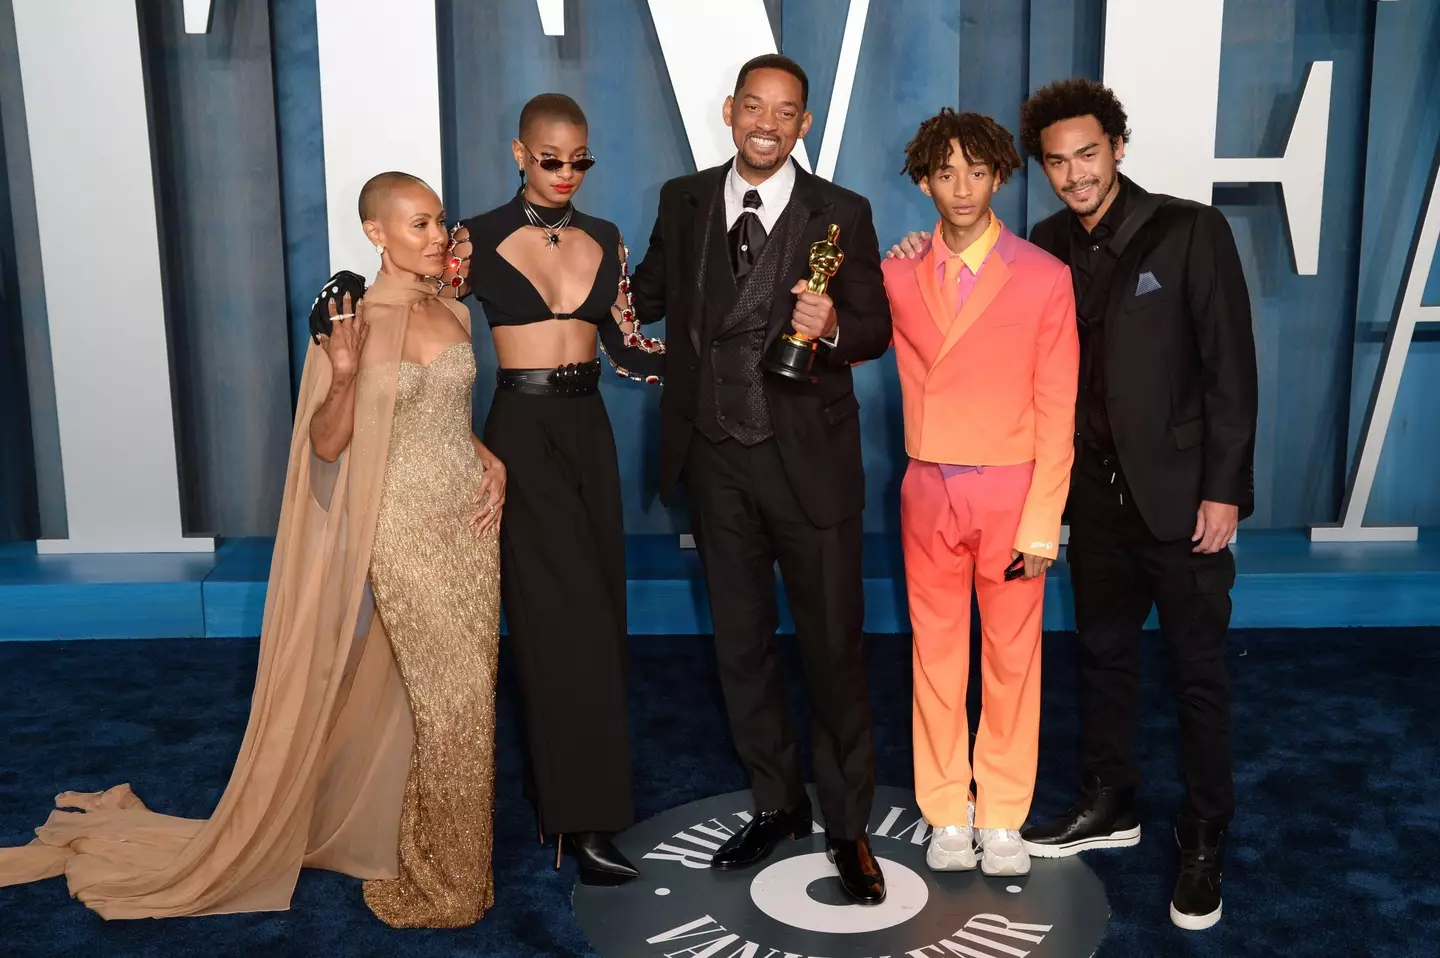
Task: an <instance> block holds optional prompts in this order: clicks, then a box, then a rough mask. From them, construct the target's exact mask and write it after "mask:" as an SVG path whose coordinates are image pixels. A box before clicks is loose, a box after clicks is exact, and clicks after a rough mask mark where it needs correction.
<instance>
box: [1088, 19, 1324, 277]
mask: <svg viewBox="0 0 1440 958" xmlns="http://www.w3.org/2000/svg"><path fill="white" fill-rule="evenodd" d="M1224 19H1225V0H1108V2H1107V3H1106V4H1105V83H1106V85H1107V86H1109V87H1110V88H1111V89H1113V90H1114V91H1115V93H1116V94H1117V95H1118V96H1119V97H1120V100H1121V102H1123V103H1124V104H1125V111H1126V113H1127V114H1129V117H1130V125H1131V127H1132V129H1134V130H1135V131H1136V135H1137V137H1139V138H1140V139H1139V140H1138V141H1137V142H1136V144H1135V148H1134V149H1133V150H1131V151H1129V152H1127V153H1126V154H1125V172H1126V173H1128V174H1130V175H1131V176H1133V177H1134V179H1135V180H1136V181H1137V182H1139V183H1140V184H1142V185H1143V186H1145V188H1146V189H1150V190H1154V191H1156V192H1159V193H1169V194H1171V195H1172V196H1183V197H1185V198H1186V199H1190V200H1195V201H1197V202H1200V203H1209V202H1211V199H1212V193H1213V187H1214V185H1215V184H1216V183H1279V184H1280V187H1281V190H1282V191H1283V194H1284V197H1285V220H1286V224H1287V225H1288V227H1289V230H1290V247H1291V250H1292V252H1293V253H1294V256H1295V269H1296V272H1298V273H1300V274H1301V275H1302V276H1314V275H1315V273H1316V271H1317V269H1318V267H1319V260H1320V214H1321V209H1322V204H1323V200H1324V195H1325V144H1326V139H1327V137H1328V135H1329V130H1330V83H1331V72H1332V66H1333V64H1331V62H1330V61H1328V60H1323V61H1317V62H1315V63H1312V64H1311V65H1310V72H1309V75H1308V76H1307V77H1306V80H1305V88H1304V92H1303V93H1302V94H1301V96H1300V107H1299V109H1298V110H1297V111H1296V113H1295V122H1294V123H1293V124H1292V126H1291V128H1290V138H1289V140H1288V141H1287V142H1286V144H1285V155H1284V156H1283V157H1217V156H1215V131H1216V129H1217V127H1218V125H1219V118H1220V38H1221V27H1222V25H1223V22H1224ZM1177 37H1183V38H1184V39H1183V42H1178V43H1177V42H1174V41H1175V39H1176V38H1177ZM1162 145H1163V146H1162Z"/></svg>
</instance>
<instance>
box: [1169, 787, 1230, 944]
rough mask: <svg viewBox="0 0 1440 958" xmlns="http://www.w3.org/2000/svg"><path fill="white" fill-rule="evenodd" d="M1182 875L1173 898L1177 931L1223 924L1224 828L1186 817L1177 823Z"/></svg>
mask: <svg viewBox="0 0 1440 958" xmlns="http://www.w3.org/2000/svg"><path fill="white" fill-rule="evenodd" d="M1175 844H1177V845H1179V846H1180V874H1179V876H1178V877H1177V878H1176V879H1175V893H1174V894H1173V895H1171V896H1170V920H1171V921H1172V922H1173V923H1174V924H1175V926H1176V927H1177V928H1184V929H1185V930H1186V931H1201V930H1203V929H1206V928H1209V927H1210V926H1211V925H1213V924H1215V923H1216V922H1217V921H1219V920H1220V869H1221V866H1222V865H1223V864H1224V861H1225V826H1224V825H1223V824H1221V823H1220V822H1207V821H1203V820H1201V819H1198V818H1192V817H1188V816H1185V815H1182V816H1180V818H1179V819H1177V820H1176V822H1175Z"/></svg>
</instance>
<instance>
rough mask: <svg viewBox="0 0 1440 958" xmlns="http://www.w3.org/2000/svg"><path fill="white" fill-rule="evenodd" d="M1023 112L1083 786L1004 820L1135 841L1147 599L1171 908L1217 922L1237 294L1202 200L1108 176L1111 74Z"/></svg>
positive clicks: (1243, 349) (1050, 840)
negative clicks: (1163, 717) (1059, 413)
mask: <svg viewBox="0 0 1440 958" xmlns="http://www.w3.org/2000/svg"><path fill="white" fill-rule="evenodd" d="M1020 122H1021V128H1020V142H1021V146H1022V147H1023V148H1024V150H1025V152H1027V153H1028V154H1030V155H1031V156H1033V157H1035V159H1036V160H1037V161H1039V163H1040V166H1041V168H1042V169H1043V170H1044V172H1045V176H1046V178H1048V179H1049V180H1050V185H1051V187H1053V188H1054V190H1055V194H1056V195H1057V196H1059V197H1060V199H1061V200H1063V201H1064V202H1065V205H1066V206H1067V207H1068V209H1064V210H1061V211H1060V212H1058V213H1056V214H1054V215H1053V216H1050V217H1048V218H1047V219H1044V220H1042V221H1041V222H1039V223H1037V224H1035V228H1034V229H1033V230H1031V232H1030V241H1031V242H1032V243H1034V244H1035V245H1036V246H1039V247H1040V248H1041V249H1043V250H1045V251H1046V252H1048V253H1050V254H1052V255H1054V256H1055V257H1056V258H1058V259H1060V260H1061V261H1062V262H1064V263H1065V264H1066V265H1067V266H1069V267H1070V271H1071V275H1072V277H1073V281H1074V284H1075V307H1076V308H1075V312H1076V319H1077V321H1078V322H1077V325H1078V328H1079V333H1080V382H1079V390H1078V395H1077V397H1076V409H1075V429H1076V436H1075V465H1074V467H1073V468H1072V469H1071V472H1070V477H1071V478H1070V497H1069V499H1068V500H1067V502H1066V507H1065V515H1066V518H1067V519H1068V520H1069V522H1070V542H1069V545H1068V547H1067V551H1066V557H1067V562H1068V564H1069V566H1070V582H1071V586H1072V588H1073V590H1074V594H1075V624H1076V627H1077V630H1078V632H1079V641H1080V672H1081V688H1082V692H1083V697H1084V702H1083V714H1082V720H1081V726H1082V728H1081V753H1082V755H1081V757H1082V759H1083V762H1084V779H1083V782H1082V790H1081V796H1080V800H1079V801H1077V802H1076V803H1075V804H1074V805H1073V806H1071V808H1070V810H1069V811H1068V812H1066V813H1065V814H1064V815H1062V816H1060V817H1059V818H1057V819H1055V820H1054V821H1050V822H1045V823H1039V824H1032V825H1029V826H1027V827H1025V828H1024V829H1022V830H1021V833H1020V834H1021V837H1022V838H1023V839H1024V841H1025V847H1026V850H1027V851H1028V852H1029V853H1030V854H1031V855H1034V856H1037V857H1041V858H1060V857H1064V856H1068V855H1074V854H1076V853H1077V852H1081V851H1084V850H1085V849H1088V848H1119V847H1126V846H1130V845H1134V844H1136V843H1138V842H1139V841H1140V823H1139V819H1138V818H1137V817H1136V814H1135V791H1136V788H1137V787H1138V786H1139V784H1140V773H1139V769H1138V768H1137V766H1136V764H1135V760H1134V758H1133V756H1132V754H1131V746H1132V742H1133V740H1134V737H1135V726H1136V722H1137V715H1136V713H1137V708H1138V705H1139V702H1138V697H1139V681H1140V635H1141V630H1142V629H1143V628H1144V626H1145V620H1146V619H1147V618H1148V617H1149V614H1150V609H1151V607H1152V606H1153V607H1154V608H1155V609H1156V610H1157V612H1158V614H1159V619H1160V630H1161V632H1162V633H1163V634H1164V636H1165V640H1166V643H1167V644H1168V646H1169V651H1170V675H1171V686H1172V688H1173V691H1174V693H1175V698H1176V702H1177V704H1178V706H1179V713H1180V762H1181V765H1182V767H1183V768H1184V773H1185V783H1186V786H1187V788H1188V792H1189V801H1188V802H1187V804H1186V807H1185V808H1184V809H1182V810H1181V812H1180V814H1179V815H1178V816H1177V818H1176V821H1175V840H1176V842H1177V844H1178V845H1179V847H1180V871H1179V876H1178V877H1177V879H1176V881H1175V887H1174V891H1173V893H1172V895H1171V901H1170V919H1171V921H1173V922H1174V923H1175V924H1176V925H1177V926H1179V927H1181V928H1186V929H1192V930H1198V929H1202V928H1208V927H1210V926H1211V925H1213V924H1215V922H1217V921H1219V920H1220V911H1221V896H1220V875H1221V865H1222V862H1223V856H1224V848H1225V831H1226V827H1227V825H1228V823H1229V821H1230V819H1231V818H1232V816H1233V815H1234V813H1235V784H1234V777H1233V774H1232V772H1231V768H1230V680H1229V676H1228V673H1227V671H1226V667H1225V638H1226V632H1227V631H1228V629H1229V626H1230V589H1231V587H1232V586H1234V584H1235V557H1234V555H1233V554H1232V553H1231V552H1230V548H1229V545H1228V543H1229V542H1230V538H1231V536H1232V535H1233V534H1234V532H1235V526H1236V525H1237V524H1238V523H1239V521H1240V520H1241V519H1243V518H1245V517H1246V516H1248V515H1249V514H1250V513H1251V512H1252V511H1253V510H1254V507H1255V480H1254V465H1253V464H1254V453H1255V416H1256V406H1257V392H1258V389H1257V385H1256V370H1255V339H1254V334H1253V332H1252V330H1251V327H1250V297H1249V293H1248V291H1247V289H1246V286H1245V276H1244V273H1243V272H1242V270H1241V266H1240V256H1239V254H1238V253H1237V252H1236V249H1235V239H1234V237H1233V236H1232V235H1231V233H1230V226H1229V224H1228V223H1226V222H1225V217H1224V216H1222V215H1221V213H1220V211H1219V210H1217V209H1215V208H1214V207H1213V206H1207V205H1205V204H1203V203H1194V202H1190V201H1188V200H1181V199H1177V198H1176V197H1173V196H1165V195H1162V194H1159V193H1147V192H1146V191H1145V190H1143V189H1141V188H1140V187H1139V186H1138V185H1137V184H1135V183H1134V182H1133V181H1131V180H1130V179H1128V178H1127V177H1125V176H1122V175H1121V174H1120V171H1119V165H1120V161H1121V159H1122V158H1123V157H1124V156H1125V145H1126V141H1127V140H1128V139H1129V138H1130V130H1129V129H1128V128H1127V125H1126V122H1127V121H1126V117H1125V108H1124V107H1123V106H1122V105H1121V104H1120V101H1119V100H1118V99H1117V98H1116V97H1115V94H1114V93H1113V92H1112V91H1111V90H1110V89H1108V88H1107V87H1105V86H1102V85H1101V84H1099V83H1096V82H1094V81H1092V80H1085V79H1072V80H1062V81H1060V82H1058V83H1053V84H1051V85H1050V86H1047V87H1044V88H1043V89H1041V90H1039V91H1037V92H1036V93H1035V94H1034V96H1032V97H1031V98H1030V99H1029V100H1027V101H1026V103H1025V105H1024V107H1023V108H1022V111H1021V121H1020ZM926 238H927V236H926V234H911V235H910V236H907V237H906V238H905V239H904V240H902V241H901V243H900V244H899V245H898V246H896V247H893V248H892V249H891V251H890V252H891V255H910V256H913V255H915V254H916V252H918V251H919V249H920V248H921V247H922V246H923V244H924V241H925V239H926Z"/></svg>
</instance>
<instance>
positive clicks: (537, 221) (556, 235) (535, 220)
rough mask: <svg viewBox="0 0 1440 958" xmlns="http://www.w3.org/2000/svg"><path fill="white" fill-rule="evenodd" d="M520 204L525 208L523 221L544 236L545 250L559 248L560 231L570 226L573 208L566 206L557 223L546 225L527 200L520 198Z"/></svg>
mask: <svg viewBox="0 0 1440 958" xmlns="http://www.w3.org/2000/svg"><path fill="white" fill-rule="evenodd" d="M521 202H522V203H523V204H524V206H525V219H527V220H529V221H530V225H531V226H534V227H536V228H538V229H539V230H540V231H541V232H543V233H544V234H545V248H546V249H554V248H555V247H557V246H559V245H560V231H561V230H563V229H564V228H565V227H567V226H569V225H570V217H572V216H574V215H575V207H573V206H568V205H567V206H566V207H565V215H564V216H562V217H560V221H559V222H557V223H547V222H545V220H544V219H542V218H541V216H540V211H539V210H537V209H536V208H535V206H534V205H533V204H532V203H531V202H530V201H529V200H527V199H524V198H523V197H522V198H521Z"/></svg>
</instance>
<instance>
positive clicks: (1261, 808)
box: [0, 629, 1440, 958]
mask: <svg viewBox="0 0 1440 958" xmlns="http://www.w3.org/2000/svg"><path fill="white" fill-rule="evenodd" d="M633 648H634V669H633V675H634V682H633V695H632V702H633V728H634V729H635V736H634V738H635V769H636V796H637V800H638V802H639V813H640V814H641V816H646V815H650V814H652V813H655V812H658V811H660V810H662V809H666V808H670V807H672V806H675V805H679V804H681V803H684V802H688V801H692V800H694V799H697V798H700V797H703V796H706V795H711V794H715V793H719V792H727V791H732V790H735V789H741V788H744V787H745V784H746V783H745V780H744V776H743V773H742V771H741V769H740V767H739V764H738V762H737V761H736V759H735V757H734V753H733V751H732V749H731V747H730V745H729V741H728V737H727V735H726V733H725V731H724V729H725V721H724V712H723V708H722V704H721V699H720V692H719V686H718V684H717V681H716V678H715V672H714V666H713V659H712V653H711V649H710V646H709V643H708V641H707V640H706V639H704V638H698V637H693V636H685V637H662V636H645V637H636V638H634V639H633ZM1147 649H1148V650H1150V654H1147V657H1146V669H1147V673H1148V674H1147V678H1146V684H1145V688H1146V701H1145V710H1144V715H1145V722H1144V727H1143V729H1142V733H1141V740H1140V743H1139V752H1140V755H1141V756H1142V758H1143V761H1144V771H1145V774H1146V776H1147V778H1148V780H1149V783H1148V785H1147V786H1146V789H1145V791H1144V805H1143V807H1142V819H1143V825H1144V828H1145V831H1146V838H1145V841H1143V842H1142V843H1141V845H1140V846H1139V847H1137V848H1134V849H1129V850H1125V851H1117V852H1100V853H1094V854H1092V855H1090V856H1089V857H1088V859H1087V860H1088V861H1089V863H1090V865H1091V867H1092V868H1094V870H1095V871H1096V873H1097V874H1098V875H1099V876H1100V878H1101V879H1102V880H1103V881H1104V883H1105V886H1106V888H1107V891H1108V894H1109V896H1110V903H1111V908H1112V910H1113V918H1112V921H1111V924H1110V931H1109V935H1108V937H1107V938H1106V940H1105V943H1104V945H1103V946H1102V947H1101V949H1100V952H1099V954H1101V955H1105V956H1147V958H1149V956H1169V955H1184V956H1215V958H1221V956H1224V958H1230V956H1237V955H1267V956H1268V955H1322V954H1324V955H1360V954H1364V955H1375V956H1382V955H1383V956H1400V955H1422V954H1423V955H1433V954H1435V944H1434V942H1435V941H1436V940H1440V878H1437V876H1436V874H1435V871H1434V869H1433V857H1434V851H1435V849H1437V848H1440V804H1437V802H1436V800H1435V796H1436V794H1437V791H1440V756H1437V754H1436V753H1437V748H1436V746H1437V735H1436V732H1435V725H1434V723H1433V719H1432V718H1431V717H1430V716H1433V714H1434V696H1435V689H1436V688H1437V679H1440V631H1437V630H1434V629H1430V630H1422V629H1408V630H1306V631H1291V632H1282V631H1251V632H1237V633H1235V635H1234V637H1233V640H1232V647H1231V668H1232V672H1233V674H1234V676H1235V690H1236V715H1235V753H1236V763H1237V770H1238V776H1239V781H1238V787H1239V788H1238V790H1239V800H1240V804H1241V814H1240V817H1239V818H1238V819H1237V820H1236V822H1235V824H1234V826H1233V829H1232V833H1231V846H1230V848H1231V852H1230V858H1229V863H1230V867H1229V869H1228V870H1227V872H1226V880H1225V888H1226V901H1225V919H1224V921H1222V922H1221V923H1220V925H1219V926H1217V927H1216V928H1214V929H1212V930H1211V931H1208V932H1202V933H1199V934H1187V933H1184V932H1180V931H1178V930H1176V929H1174V928H1172V927H1171V926H1170V924H1169V921H1168V919H1167V917H1166V910H1165V909H1166V903H1167V900H1168V897H1167V896H1168V891H1169V882H1170V874H1171V873H1170V869H1171V866H1172V862H1173V857H1174V856H1173V852H1172V850H1171V845H1170V842H1169V838H1168V821H1169V816H1170V813H1171V811H1172V810H1173V809H1174V808H1175V807H1176V806H1177V805H1178V803H1179V801H1180V796H1181V789H1180V784H1179V778H1178V771H1177V770H1176V767H1175V761H1174V758H1173V743H1174V741H1175V727H1174V720H1173V708H1172V707H1171V705H1170V702H1169V701H1168V698H1167V695H1168V693H1167V692H1166V691H1165V689H1164V681H1165V678H1164V676H1165V669H1164V656H1163V653H1162V651H1161V648H1160V646H1159V643H1158V641H1151V642H1150V643H1149V644H1148V645H1147ZM255 651H256V645H255V643H254V641H253V640H241V639H236V640H209V641H197V640H152V641H142V642H134V641H83V642H47V643H6V644H0V728H3V729H4V735H3V745H0V843H3V844H7V845H8V844H17V843H22V842H24V841H27V840H28V838H29V837H30V829H32V828H33V827H34V826H35V825H37V824H38V823H39V822H40V821H41V820H43V818H44V816H45V814H46V813H47V811H48V809H49V807H50V802H51V800H52V798H53V796H54V794H55V793H56V792H57V791H59V790H61V789H63V788H78V789H97V788H103V787H106V786H109V785H113V784H116V783H119V782H123V781H128V782H131V783H132V784H133V785H134V786H135V789H136V791H137V792H138V793H139V794H140V795H141V796H143V797H144V798H145V799H146V801H147V802H148V803H149V804H150V805H151V806H152V807H154V808H157V809H159V810H163V811H166V812H172V813H177V814H181V815H187V816H204V815H206V814H208V813H209V811H210V809H211V808H212V806H213V805H214V803H215V801H216V799H217V798H218V796H219V792H220V789H221V788H222V787H223V785H224V782H225V779H226V776H227V774H228V772H229V769H230V763H231V761H232V760H233V758H234V755H235V751H236V749H237V748H238V745H239V741H240V735H241V732H242V730H243V726H244V722H245V716H246V710H247V708H248V703H249V695H250V684H251V681H252V674H253V673H252V670H253V667H254V660H255ZM786 654H787V657H788V659H789V663H788V664H789V665H790V666H791V670H792V675H798V670H797V669H796V666H797V665H798V663H797V660H796V656H795V655H794V649H793V647H791V645H790V644H789V643H788V642H787V643H786ZM869 654H870V675H871V680H872V696H873V699H874V703H875V711H876V721H877V729H876V740H877V745H878V749H879V778H880V781H881V782H884V783H886V784H891V785H897V786H909V785H910V784H911V776H910V753H909V743H910V731H909V724H910V692H909V683H910V679H909V661H910V660H909V646H908V642H907V641H906V639H905V638H904V637H892V636H876V637H874V638H873V639H872V640H871V642H870V649H869ZM1045 654H1046V656H1047V658H1046V675H1045V695H1044V721H1043V726H1042V742H1041V755H1040V769H1041V781H1040V786H1039V791H1038V794H1037V796H1036V811H1037V814H1048V813H1049V812H1052V811H1057V810H1060V809H1063V808H1064V806H1065V805H1067V804H1068V802H1069V801H1070V799H1071V797H1072V794H1071V793H1072V787H1073V784H1074V782H1075V780H1076V776H1077V768H1076V761H1075V756H1074V744H1075V739H1076V728H1075V718H1074V716H1075V699H1076V696H1075V684H1076V683H1075V656H1074V638H1073V636H1072V635H1070V634H1067V633H1055V634H1053V635H1049V636H1047V637H1046V648H1045ZM794 692H795V697H796V705H797V708H798V705H799V702H800V697H799V690H798V689H794ZM515 714H516V713H515V697H514V695H513V693H512V690H511V689H510V688H509V687H508V686H506V687H503V688H502V690H501V713H500V731H499V750H500V751H499V782H498V811H497V816H496V850H495V871H496V881H497V889H496V903H495V908H494V910H493V911H492V912H491V913H490V914H489V915H488V916H487V917H486V918H485V920H484V921H482V922H481V923H480V924H479V925H477V926H475V927H473V928H469V929H465V930H461V931H404V932H397V931H392V930H390V929H388V928H386V927H384V926H383V925H381V924H380V923H379V922H378V921H376V920H375V919H373V918H372V917H371V916H370V914H369V913H368V912H367V911H366V910H365V907H364V905H363V904H362V902H361V900H360V894H359V885H358V882H356V881H353V880H351V879H348V878H345V877H342V876H339V875H333V874H329V873H325V872H311V871H307V872H304V873H303V874H302V876H301V879H300V884H299V888H298V890H297V892H296V895H295V900H294V905H293V907H292V909H291V910H290V911H289V912H282V913H274V914H264V915H237V916H226V917H218V918H197V919H177V920H171V921H163V922H155V921H138V922H113V923H108V924H107V923H106V922H104V921H102V920H101V919H100V918H98V917H96V916H95V915H94V914H92V913H90V912H89V911H88V910H87V909H85V908H83V907H81V906H80V905H79V904H77V903H75V902H72V901H70V900H69V898H68V896H67V895H66V891H65V888H64V885H63V883H62V882H61V881H60V880H58V879H57V880H53V881H48V882H42V883H39V884H36V885H31V886H24V887H19V888H10V889H0V953H3V954H5V955H14V956H22V955H46V956H50V955H56V954H62V955H69V954H96V955H107V956H110V955H259V954H264V955H333V956H342V955H347V956H348V955H390V954H400V953H403V954H406V955H414V956H432V955H433V956H440V955H447V956H448V955H486V956H494V958H512V956H514V958H521V956H523V958H534V956H570V955H585V956H593V955H594V952H591V951H590V950H589V949H588V947H587V945H586V942H585V939H584V936H583V935H582V934H581V932H580V929H579V928H578V926H577V925H576V923H575V921H574V919H573V918H572V916H571V914H570V907H569V898H570V887H571V884H572V882H573V880H574V874H573V870H572V866H570V865H569V864H568V863H567V865H566V866H565V868H564V869H563V870H561V871H560V872H556V871H554V870H553V869H552V868H551V867H549V866H550V864H551V863H552V861H553V849H549V848H547V849H541V848H539V847H538V846H537V845H536V841H535V831H534V819H533V817H532V813H531V810H530V806H529V805H528V804H527V803H526V802H525V800H524V799H523V798H522V797H521V785H520V761H519V755H520V748H519V741H518V738H517V730H516V724H515Z"/></svg>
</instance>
